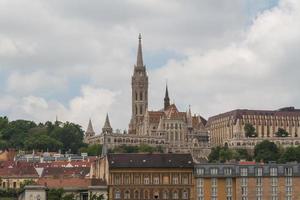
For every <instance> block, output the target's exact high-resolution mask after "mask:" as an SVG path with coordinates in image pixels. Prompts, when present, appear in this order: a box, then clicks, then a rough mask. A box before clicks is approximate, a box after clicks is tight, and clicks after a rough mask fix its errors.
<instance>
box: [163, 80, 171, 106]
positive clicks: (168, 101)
mask: <svg viewBox="0 0 300 200" xmlns="http://www.w3.org/2000/svg"><path fill="white" fill-rule="evenodd" d="M169 106H170V98H169V91H168V85H166V93H165V98H164V110H167V108H168V107H169Z"/></svg>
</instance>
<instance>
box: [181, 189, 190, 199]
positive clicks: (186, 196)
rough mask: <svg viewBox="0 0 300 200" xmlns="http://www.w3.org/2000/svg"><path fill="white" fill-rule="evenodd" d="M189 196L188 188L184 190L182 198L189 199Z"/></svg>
mask: <svg viewBox="0 0 300 200" xmlns="http://www.w3.org/2000/svg"><path fill="white" fill-rule="evenodd" d="M188 198H189V194H188V192H187V191H186V190H183V192H182V199H188Z"/></svg>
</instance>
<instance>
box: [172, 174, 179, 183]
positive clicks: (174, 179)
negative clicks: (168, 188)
mask: <svg viewBox="0 0 300 200" xmlns="http://www.w3.org/2000/svg"><path fill="white" fill-rule="evenodd" d="M178 183H179V181H178V176H177V175H175V176H173V184H178Z"/></svg>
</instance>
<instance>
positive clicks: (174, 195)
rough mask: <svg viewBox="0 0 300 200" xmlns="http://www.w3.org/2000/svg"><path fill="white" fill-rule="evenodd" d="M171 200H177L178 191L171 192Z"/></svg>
mask: <svg viewBox="0 0 300 200" xmlns="http://www.w3.org/2000/svg"><path fill="white" fill-rule="evenodd" d="M173 199H178V191H177V190H175V191H174V192H173Z"/></svg>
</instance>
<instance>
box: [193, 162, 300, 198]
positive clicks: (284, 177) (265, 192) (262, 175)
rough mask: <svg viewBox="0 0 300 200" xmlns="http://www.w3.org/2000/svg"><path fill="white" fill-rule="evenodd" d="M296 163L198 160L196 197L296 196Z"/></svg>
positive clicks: (299, 175)
mask: <svg viewBox="0 0 300 200" xmlns="http://www.w3.org/2000/svg"><path fill="white" fill-rule="evenodd" d="M299 167H300V165H299V164H297V163H290V164H274V163H270V164H257V163H253V162H243V163H239V164H199V165H196V166H195V182H196V199H197V200H206V199H211V200H267V199H269V200H280V199H285V200H292V199H293V200H294V199H300V190H298V189H297V187H298V185H299V183H300V171H299Z"/></svg>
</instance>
